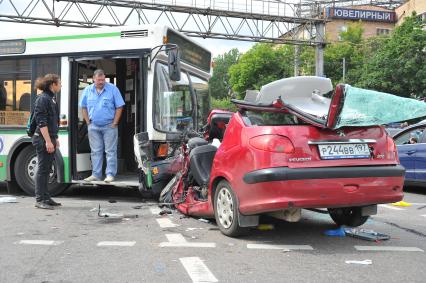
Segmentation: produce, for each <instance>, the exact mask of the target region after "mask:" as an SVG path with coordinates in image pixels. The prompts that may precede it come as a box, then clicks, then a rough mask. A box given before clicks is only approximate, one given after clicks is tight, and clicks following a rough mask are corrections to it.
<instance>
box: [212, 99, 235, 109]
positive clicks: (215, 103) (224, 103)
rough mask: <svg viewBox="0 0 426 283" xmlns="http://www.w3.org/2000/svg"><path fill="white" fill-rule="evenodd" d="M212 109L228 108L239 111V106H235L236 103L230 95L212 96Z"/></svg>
mask: <svg viewBox="0 0 426 283" xmlns="http://www.w3.org/2000/svg"><path fill="white" fill-rule="evenodd" d="M212 109H221V110H228V111H231V112H235V111H237V107H235V104H234V103H232V102H231V99H230V98H229V97H226V98H222V99H216V98H212Z"/></svg>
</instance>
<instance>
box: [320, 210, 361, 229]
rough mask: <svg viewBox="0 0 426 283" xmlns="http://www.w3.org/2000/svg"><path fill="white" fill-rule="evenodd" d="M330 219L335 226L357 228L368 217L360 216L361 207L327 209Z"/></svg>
mask: <svg viewBox="0 0 426 283" xmlns="http://www.w3.org/2000/svg"><path fill="white" fill-rule="evenodd" d="M328 212H329V213H330V217H331V219H333V221H334V222H335V223H336V224H337V225H346V226H350V227H357V226H361V225H362V224H364V223H365V222H366V221H367V220H368V218H369V216H368V215H367V216H362V214H361V207H343V208H329V209H328Z"/></svg>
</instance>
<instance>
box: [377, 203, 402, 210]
mask: <svg viewBox="0 0 426 283" xmlns="http://www.w3.org/2000/svg"><path fill="white" fill-rule="evenodd" d="M379 206H380V207H384V208H387V209H392V210H405V209H403V208H399V207H395V206H391V205H387V204H379Z"/></svg>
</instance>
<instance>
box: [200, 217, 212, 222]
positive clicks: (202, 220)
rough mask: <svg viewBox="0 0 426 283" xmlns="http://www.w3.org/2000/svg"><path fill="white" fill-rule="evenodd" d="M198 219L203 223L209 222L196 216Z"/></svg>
mask: <svg viewBox="0 0 426 283" xmlns="http://www.w3.org/2000/svg"><path fill="white" fill-rule="evenodd" d="M198 221H201V222H204V223H210V221H208V220H207V219H204V218H198Z"/></svg>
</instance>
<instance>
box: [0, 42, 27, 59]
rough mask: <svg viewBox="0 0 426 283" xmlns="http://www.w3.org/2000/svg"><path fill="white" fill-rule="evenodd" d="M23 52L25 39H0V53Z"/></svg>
mask: <svg viewBox="0 0 426 283" xmlns="http://www.w3.org/2000/svg"><path fill="white" fill-rule="evenodd" d="M24 52H25V40H23V39H13V40H0V55H6V54H22V53H24Z"/></svg>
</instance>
